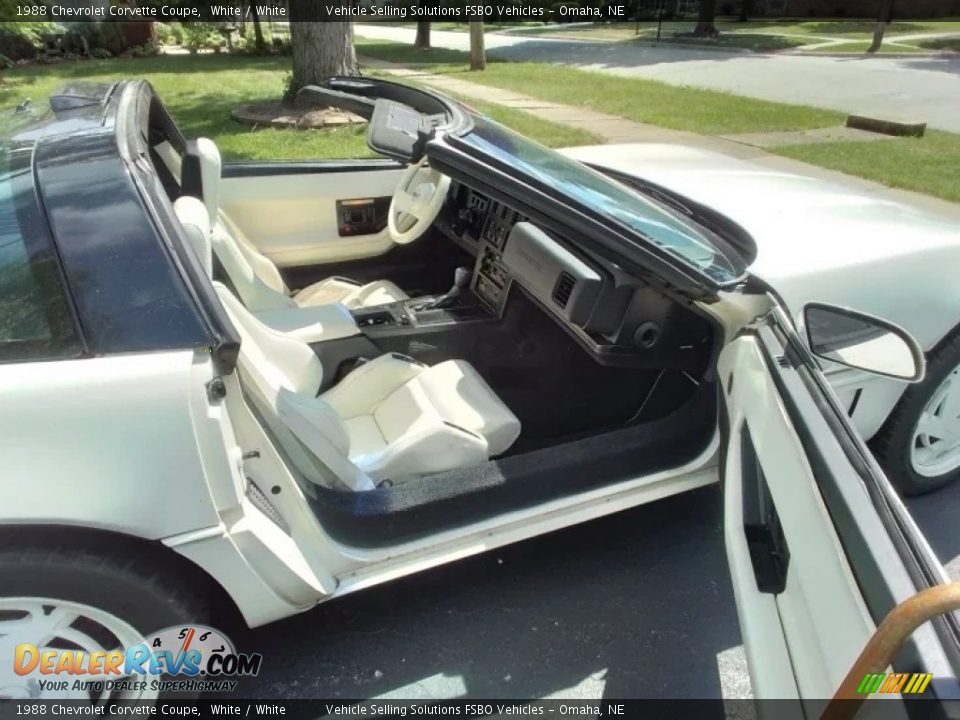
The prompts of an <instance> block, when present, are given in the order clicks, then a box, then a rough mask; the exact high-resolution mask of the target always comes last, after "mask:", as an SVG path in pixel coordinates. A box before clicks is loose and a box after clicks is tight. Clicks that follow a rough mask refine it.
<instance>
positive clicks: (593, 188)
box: [461, 115, 746, 284]
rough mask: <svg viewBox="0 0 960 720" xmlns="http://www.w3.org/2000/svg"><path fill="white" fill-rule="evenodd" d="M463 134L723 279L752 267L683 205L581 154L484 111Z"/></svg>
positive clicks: (730, 279)
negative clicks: (568, 153)
mask: <svg viewBox="0 0 960 720" xmlns="http://www.w3.org/2000/svg"><path fill="white" fill-rule="evenodd" d="M473 121H474V123H473V129H472V130H471V131H470V132H469V133H467V134H466V135H464V136H462V137H461V140H462V141H463V142H464V143H466V144H467V145H468V146H470V147H472V148H474V149H476V150H478V151H480V152H482V153H484V154H485V155H487V156H490V157H493V158H494V159H496V160H498V161H500V162H501V163H503V164H504V165H507V166H509V167H511V168H515V169H516V170H519V171H520V172H522V173H525V174H527V175H529V176H531V177H533V178H534V179H536V180H538V181H539V182H541V183H543V184H544V185H547V186H550V187H552V188H554V189H555V190H558V191H559V192H561V193H563V194H564V195H566V196H567V197H568V198H569V199H570V200H572V201H574V202H576V203H578V204H580V205H584V206H586V207H588V208H590V209H592V210H594V211H596V212H599V213H600V214H601V215H604V216H606V217H607V218H609V219H611V220H614V221H615V222H617V223H619V224H621V225H624V226H626V227H627V228H628V229H629V230H632V231H633V232H636V233H639V234H640V235H642V236H643V237H644V238H645V239H646V240H649V241H651V242H653V243H655V244H656V245H658V246H659V247H660V248H662V249H664V250H666V251H667V252H669V253H671V254H672V255H674V256H676V257H678V258H680V259H681V260H682V261H683V262H685V263H686V264H689V265H692V266H693V267H694V268H696V269H697V270H699V271H700V272H701V273H703V274H705V275H707V276H708V277H709V278H710V279H712V280H714V281H716V282H718V283H721V284H723V283H729V282H733V281H735V280H737V279H738V278H740V276H741V275H743V273H744V272H745V271H746V266H745V264H744V262H743V260H742V259H741V258H740V257H738V256H737V254H736V253H735V252H734V251H733V250H732V249H727V243H726V242H724V241H723V239H722V238H720V237H719V236H718V235H716V234H715V233H713V232H712V231H710V230H708V229H707V228H704V227H702V226H701V225H698V224H697V223H695V222H694V221H692V220H691V219H690V218H688V217H686V216H685V215H683V214H682V213H680V212H679V211H676V210H673V209H672V208H669V207H667V206H665V205H662V204H661V203H659V202H656V201H655V200H652V199H650V198H647V197H645V196H643V195H641V194H640V193H638V192H637V191H635V190H633V189H631V188H629V187H627V186H626V185H623V184H621V183H619V182H617V181H616V180H613V179H611V178H609V177H607V176H605V175H603V174H601V173H599V172H597V171H595V170H592V169H591V168H589V167H587V166H586V165H583V164H581V163H579V162H577V161H576V160H572V159H570V158H568V157H565V156H564V155H561V154H559V153H557V152H555V151H553V150H550V149H549V148H546V147H544V146H543V145H540V144H539V143H536V142H534V141H533V140H530V139H528V138H525V137H523V136H522V135H518V134H517V133H515V132H513V131H512V130H508V129H507V128H505V127H504V126H502V125H500V124H499V123H497V122H495V121H493V120H491V119H490V118H488V117H484V116H482V115H474V116H473Z"/></svg>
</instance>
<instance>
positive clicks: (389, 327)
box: [352, 297, 496, 339]
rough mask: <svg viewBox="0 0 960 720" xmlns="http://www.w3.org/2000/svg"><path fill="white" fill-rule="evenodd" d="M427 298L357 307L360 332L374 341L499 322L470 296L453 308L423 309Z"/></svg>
mask: <svg viewBox="0 0 960 720" xmlns="http://www.w3.org/2000/svg"><path fill="white" fill-rule="evenodd" d="M423 304H424V298H411V299H409V300H400V301H398V302H394V303H389V304H387V305H377V306H376V307H369V308H357V309H356V310H353V311H352V313H353V319H354V321H355V322H356V324H357V327H359V328H360V331H361V332H362V333H363V334H364V335H366V336H367V337H370V338H372V339H376V338H384V337H391V336H395V335H413V334H420V333H428V332H444V331H449V330H451V329H452V328H453V327H454V326H456V325H460V324H463V323H471V322H482V321H489V320H496V318H495V317H492V316H491V315H490V313H489V312H488V311H487V310H486V309H484V308H483V307H482V306H480V305H479V304H478V303H477V302H476V301H475V300H473V298H470V297H467V298H464V299H463V301H462V302H461V303H460V304H458V305H456V306H454V307H450V308H443V309H423V308H421V307H420V306H421V305H423Z"/></svg>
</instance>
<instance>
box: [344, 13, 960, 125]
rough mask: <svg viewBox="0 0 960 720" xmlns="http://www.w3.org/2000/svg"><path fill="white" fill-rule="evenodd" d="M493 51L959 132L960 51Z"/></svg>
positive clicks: (367, 33) (372, 30) (360, 29)
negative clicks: (932, 53) (898, 54)
mask: <svg viewBox="0 0 960 720" xmlns="http://www.w3.org/2000/svg"><path fill="white" fill-rule="evenodd" d="M356 32H357V34H358V35H361V36H363V37H368V38H377V39H383V40H392V41H396V42H404V43H412V42H413V37H414V30H413V29H412V28H402V27H395V26H387V25H374V24H363V25H357V26H356ZM431 42H432V43H433V45H434V46H435V47H443V48H450V49H453V50H467V49H469V38H468V36H467V33H462V32H450V31H437V30H435V31H433V32H432V33H431ZM486 43H487V49H488V51H489V54H490V56H491V57H503V58H508V59H512V60H535V61H544V62H562V63H567V64H570V65H575V66H577V67H581V68H586V69H591V70H599V71H602V72H609V73H613V74H617V75H627V76H632V77H644V78H651V79H655V80H661V81H663V82H667V83H671V84H673V85H696V86H700V87H705V88H711V89H714V90H724V91H728V92H732V93H736V94H739V95H746V96H750V97H756V98H761V99H764V100H776V101H781V102H788V103H795V104H802V105H815V106H819V107H825V108H831V109H834V110H840V111H842V112H847V113H857V114H866V115H875V116H879V117H883V118H886V119H892V120H917V121H922V122H926V123H927V124H928V125H929V126H930V127H933V128H939V129H942V130H950V131H952V132H960V56H957V55H954V56H952V57H950V56H944V57H928V56H925V57H916V58H909V57H897V58H885V57H871V58H864V57H817V56H800V55H789V54H757V53H739V52H718V51H711V50H699V49H695V48H679V47H671V46H668V45H651V44H640V43H609V42H590V41H582V40H564V39H551V38H534V37H524V36H521V35H515V34H510V33H506V34H502V33H488V34H487V36H486Z"/></svg>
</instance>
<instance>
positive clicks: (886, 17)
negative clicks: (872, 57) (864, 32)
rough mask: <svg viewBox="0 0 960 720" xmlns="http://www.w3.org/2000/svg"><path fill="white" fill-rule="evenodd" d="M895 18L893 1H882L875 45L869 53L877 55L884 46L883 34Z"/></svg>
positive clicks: (874, 33)
mask: <svg viewBox="0 0 960 720" xmlns="http://www.w3.org/2000/svg"><path fill="white" fill-rule="evenodd" d="M892 18H893V0H880V13H879V15H878V17H877V27H876V29H875V30H874V31H873V43H871V45H870V47H869V48H867V52H868V53H875V52H876V51H877V50H879V49H880V46H881V45H882V44H883V34H884V33H885V32H886V30H887V25H889V24H890V20H891V19H892Z"/></svg>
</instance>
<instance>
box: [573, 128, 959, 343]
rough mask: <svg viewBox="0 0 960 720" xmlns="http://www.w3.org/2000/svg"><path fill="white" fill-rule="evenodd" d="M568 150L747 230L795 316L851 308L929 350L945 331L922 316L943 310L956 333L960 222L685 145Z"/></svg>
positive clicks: (763, 268) (761, 266) (765, 274)
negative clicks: (809, 308)
mask: <svg viewBox="0 0 960 720" xmlns="http://www.w3.org/2000/svg"><path fill="white" fill-rule="evenodd" d="M563 152H564V153H565V154H567V155H569V156H571V157H574V158H576V159H578V160H580V161H582V162H586V163H590V164H593V165H597V166H601V167H607V168H610V169H611V170H614V171H618V172H621V173H625V174H630V175H634V176H636V177H638V178H640V179H642V180H646V181H649V182H652V183H655V184H657V185H661V186H663V187H664V188H666V189H668V190H672V191H673V192H676V193H679V194H680V195H683V196H686V197H688V198H690V199H691V200H694V201H696V202H699V203H701V204H703V205H707V206H709V207H711V208H713V209H714V210H716V211H717V212H720V213H722V214H723V215H726V216H727V217H728V218H730V219H731V220H733V221H734V222H736V223H737V224H739V225H740V226H741V227H743V228H744V229H745V230H746V231H747V232H748V233H749V234H750V235H751V236H752V237H753V239H754V241H755V242H756V245H757V257H756V259H755V260H754V262H753V263H752V264H751V266H750V273H751V274H752V275H755V276H757V277H759V278H760V279H761V280H763V281H765V282H766V283H768V284H769V285H770V286H771V287H772V288H774V290H776V292H777V293H778V294H779V295H780V297H781V298H782V299H783V300H784V301H785V302H786V304H787V306H788V307H789V309H790V310H791V312H793V313H796V312H799V310H800V309H801V308H802V306H803V305H804V304H805V303H807V302H813V301H818V302H827V303H832V304H836V305H843V306H846V307H852V308H855V309H859V310H862V311H864V312H868V313H873V314H875V315H880V316H882V317H885V318H887V319H889V320H891V321H893V322H896V323H898V324H900V325H903V326H904V327H906V328H907V329H909V330H910V331H911V332H913V333H914V335H916V336H917V339H918V340H919V341H920V343H921V345H923V346H924V347H929V346H930V345H931V344H932V343H935V342H936V341H937V340H938V339H939V338H940V337H942V334H943V331H942V328H940V327H939V325H940V324H941V323H938V322H929V321H924V320H923V318H921V317H919V315H920V312H921V311H922V313H923V314H929V313H931V312H933V313H940V314H942V316H943V317H945V318H947V319H949V322H950V323H951V324H950V326H949V327H952V326H953V325H955V324H956V322H957V319H958V317H960V312H958V304H957V303H958V298H957V297H956V293H953V292H948V291H946V289H947V288H953V287H955V286H956V285H957V283H956V280H955V278H956V275H957V273H958V272H960V223H958V222H956V221H955V220H951V219H950V218H948V217H946V216H939V215H936V214H934V213H932V212H929V211H922V210H919V209H917V208H913V207H910V206H908V205H905V204H902V203H898V202H893V201H890V200H887V199H884V198H882V197H880V196H879V195H872V194H869V193H868V192H867V191H864V190H857V189H852V188H849V187H845V186H843V185H841V184H839V183H835V182H830V181H826V180H822V179H819V178H814V177H807V176H803V175H798V174H791V173H788V172H783V171H780V170H776V169H771V168H767V167H764V166H762V165H759V164H755V163H751V162H748V161H744V160H738V159H736V158H732V157H728V156H726V155H721V154H719V153H713V152H709V151H705V150H699V149H696V148H690V147H685V146H675V145H659V144H642V145H641V144H638V145H603V146H595V147H581V148H569V149H566V150H564V151H563ZM907 298H909V301H907ZM948 329H949V328H948Z"/></svg>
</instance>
